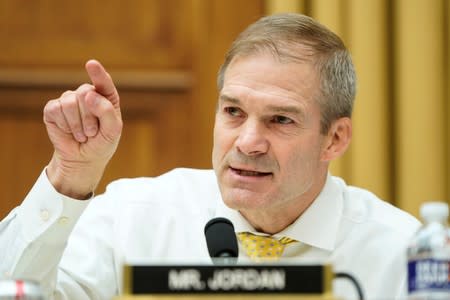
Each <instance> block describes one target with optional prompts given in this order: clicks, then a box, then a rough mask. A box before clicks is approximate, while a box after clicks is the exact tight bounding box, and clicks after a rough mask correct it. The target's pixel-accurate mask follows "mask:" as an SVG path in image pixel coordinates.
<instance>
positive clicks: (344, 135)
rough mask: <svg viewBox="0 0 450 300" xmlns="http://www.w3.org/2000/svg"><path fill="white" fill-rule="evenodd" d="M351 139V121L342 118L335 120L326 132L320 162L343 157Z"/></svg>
mask: <svg viewBox="0 0 450 300" xmlns="http://www.w3.org/2000/svg"><path fill="white" fill-rule="evenodd" d="M351 139H352V120H351V119H350V118H347V117H344V118H340V119H337V120H335V121H334V122H333V123H332V124H331V126H330V129H329V130H328V134H327V136H326V138H325V140H324V145H323V148H322V155H321V160H322V161H331V160H333V159H336V158H338V157H340V156H341V155H343V154H344V153H345V151H346V150H347V148H348V146H349V144H350V141H351Z"/></svg>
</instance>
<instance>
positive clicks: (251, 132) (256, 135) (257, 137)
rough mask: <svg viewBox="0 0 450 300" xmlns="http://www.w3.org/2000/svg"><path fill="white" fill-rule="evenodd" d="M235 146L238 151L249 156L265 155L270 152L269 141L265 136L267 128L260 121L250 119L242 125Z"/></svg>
mask: <svg viewBox="0 0 450 300" xmlns="http://www.w3.org/2000/svg"><path fill="white" fill-rule="evenodd" d="M235 145H236V147H237V149H238V151H240V152H242V153H243V154H245V155H247V156H257V155H260V154H265V153H267V151H268V150H269V141H268V140H267V137H266V135H265V128H264V126H263V125H262V124H260V123H259V122H258V121H252V120H250V119H248V120H247V121H246V122H245V123H244V124H242V126H241V128H240V132H239V137H238V138H237V140H236V142H235Z"/></svg>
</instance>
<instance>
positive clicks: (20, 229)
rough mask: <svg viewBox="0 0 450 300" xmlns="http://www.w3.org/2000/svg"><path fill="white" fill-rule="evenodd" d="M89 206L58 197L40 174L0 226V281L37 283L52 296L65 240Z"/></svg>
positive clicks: (45, 176)
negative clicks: (34, 281)
mask: <svg viewBox="0 0 450 300" xmlns="http://www.w3.org/2000/svg"><path fill="white" fill-rule="evenodd" d="M89 202H90V200H87V201H79V200H75V199H71V198H69V197H66V196H64V195H62V194H60V193H58V192H57V191H56V190H55V189H54V188H53V186H52V185H51V183H50V182H49V180H48V178H47V175H46V172H45V170H43V172H42V173H41V175H40V176H39V178H38V180H37V181H36V183H35V184H34V186H33V187H32V189H31V190H30V192H29V193H28V195H27V197H26V198H25V200H24V201H23V203H22V204H21V205H20V206H19V207H16V208H15V209H13V210H12V211H11V212H10V213H9V215H8V216H7V217H6V218H5V219H4V220H3V221H1V222H0V249H1V252H2V254H1V256H2V259H0V278H21V279H32V280H37V281H39V282H40V283H41V285H42V287H43V289H44V292H45V293H46V294H47V295H52V294H53V290H54V289H55V286H56V281H57V273H58V264H59V262H60V259H61V257H62V254H63V252H64V249H65V247H66V244H67V240H68V238H69V235H70V234H71V232H72V229H73V228H74V226H75V224H76V222H77V220H78V219H79V217H80V216H81V214H82V213H83V211H84V210H85V208H86V207H87V205H88V204H89ZM52 298H53V297H52Z"/></svg>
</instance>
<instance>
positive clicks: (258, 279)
mask: <svg viewBox="0 0 450 300" xmlns="http://www.w3.org/2000/svg"><path fill="white" fill-rule="evenodd" d="M332 276H333V274H332V271H331V267H330V266H328V265H233V266H217V265H183V266H181V265H132V266H125V272H124V293H125V294H132V295H139V294H179V293H182V294H210V293H239V294H242V293H252V294H254V293H264V294H267V293H289V294H323V293H331V280H332Z"/></svg>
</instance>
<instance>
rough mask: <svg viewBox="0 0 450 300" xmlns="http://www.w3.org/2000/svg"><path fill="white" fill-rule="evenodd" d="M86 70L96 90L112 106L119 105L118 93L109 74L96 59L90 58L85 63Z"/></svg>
mask: <svg viewBox="0 0 450 300" xmlns="http://www.w3.org/2000/svg"><path fill="white" fill-rule="evenodd" d="M86 71H87V73H88V75H89V77H90V78H91V81H92V84H93V85H94V87H95V90H96V92H98V93H99V94H101V95H103V96H105V97H106V98H107V99H108V100H109V101H111V103H112V104H113V105H114V107H117V106H118V105H119V94H118V93H117V90H116V87H115V86H114V82H113V81H112V79H111V76H110V75H109V74H108V72H106V70H105V68H103V66H102V65H101V64H100V63H99V62H98V61H96V60H94V59H91V60H89V61H88V62H87V63H86Z"/></svg>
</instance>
